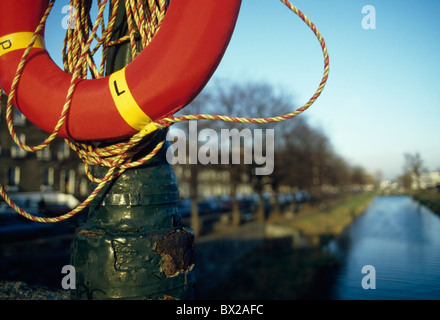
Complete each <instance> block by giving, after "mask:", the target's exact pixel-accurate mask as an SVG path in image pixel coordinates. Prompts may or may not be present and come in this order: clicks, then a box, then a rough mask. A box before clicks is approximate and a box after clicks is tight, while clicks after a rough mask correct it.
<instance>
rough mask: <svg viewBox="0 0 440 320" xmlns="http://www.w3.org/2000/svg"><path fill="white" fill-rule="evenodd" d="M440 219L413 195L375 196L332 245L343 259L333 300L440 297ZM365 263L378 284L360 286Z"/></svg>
mask: <svg viewBox="0 0 440 320" xmlns="http://www.w3.org/2000/svg"><path fill="white" fill-rule="evenodd" d="M439 249H440V218H439V216H438V215H435V214H434V213H432V212H431V211H430V210H428V209H427V208H425V207H423V206H420V205H419V204H418V203H417V202H415V201H414V200H412V199H411V198H410V197H403V196H388V197H377V198H375V199H374V200H373V202H372V203H371V205H370V206H369V207H368V209H367V211H366V212H365V214H364V215H362V216H361V217H360V218H358V219H357V220H356V221H354V222H353V224H352V225H351V226H350V227H349V228H348V229H347V230H346V231H345V232H344V234H343V235H342V237H341V238H340V239H339V240H337V241H334V242H332V243H331V244H330V245H329V250H330V251H332V252H333V253H335V254H337V255H339V256H340V258H341V259H342V264H341V269H340V272H339V274H338V276H337V281H336V284H335V285H334V288H333V290H332V292H333V294H332V297H331V298H332V299H440V250H439ZM364 265H372V266H374V267H375V269H376V289H375V290H372V289H369V290H365V289H363V288H362V286H361V281H362V278H363V277H364V276H365V274H362V273H361V270H362V267H363V266H364Z"/></svg>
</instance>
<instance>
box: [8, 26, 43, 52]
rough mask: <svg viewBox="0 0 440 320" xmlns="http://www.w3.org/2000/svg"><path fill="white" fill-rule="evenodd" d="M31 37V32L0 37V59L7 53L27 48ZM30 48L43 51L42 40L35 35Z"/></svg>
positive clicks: (39, 36)
mask: <svg viewBox="0 0 440 320" xmlns="http://www.w3.org/2000/svg"><path fill="white" fill-rule="evenodd" d="M33 35H34V34H33V32H16V33H11V34H8V35H6V36H3V37H0V57H1V56H2V55H4V54H6V53H8V52H11V51H15V50H19V49H25V48H27V46H28V45H29V43H30V42H31V39H32V37H33ZM32 47H33V48H40V49H44V38H43V37H42V36H41V35H37V40H36V41H35V43H34V45H33V46H32Z"/></svg>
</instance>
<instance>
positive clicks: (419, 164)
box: [404, 152, 426, 190]
mask: <svg viewBox="0 0 440 320" xmlns="http://www.w3.org/2000/svg"><path fill="white" fill-rule="evenodd" d="M404 156H405V165H404V172H405V173H410V174H411V175H412V176H413V178H414V179H415V181H416V187H417V190H419V189H420V178H421V176H422V173H423V172H425V171H426V169H425V168H424V166H423V160H422V158H421V156H420V154H419V153H418V152H416V153H414V154H410V153H405V154H404Z"/></svg>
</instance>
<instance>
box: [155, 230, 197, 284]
mask: <svg viewBox="0 0 440 320" xmlns="http://www.w3.org/2000/svg"><path fill="white" fill-rule="evenodd" d="M155 250H156V252H157V253H158V254H160V255H161V257H162V271H163V273H164V274H165V276H166V277H167V278H171V277H174V276H176V275H178V274H179V273H180V272H187V271H190V270H191V269H192V268H193V266H194V236H193V234H192V233H190V232H188V231H186V230H177V231H175V232H173V233H170V234H169V235H168V236H166V237H165V238H163V239H162V240H159V241H158V242H157V243H156V249H155Z"/></svg>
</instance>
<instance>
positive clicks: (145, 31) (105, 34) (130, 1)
mask: <svg viewBox="0 0 440 320" xmlns="http://www.w3.org/2000/svg"><path fill="white" fill-rule="evenodd" d="M97 1H98V14H97V17H96V20H95V22H94V24H93V25H91V24H90V21H91V19H90V5H89V6H88V7H87V6H86V4H85V1H81V0H71V6H72V7H73V8H74V10H75V12H76V14H77V16H76V19H75V28H74V29H70V28H68V30H67V32H66V36H65V41H64V45H63V49H62V51H63V65H64V68H65V71H66V72H68V73H69V74H71V75H72V80H71V84H70V87H69V90H68V92H67V95H66V101H65V104H64V107H63V109H62V112H61V115H60V118H59V121H58V123H57V125H56V126H55V128H54V130H53V132H52V133H51V134H50V135H49V136H48V137H47V138H46V139H45V140H44V141H43V142H42V143H41V144H40V145H37V146H27V145H25V144H24V143H23V142H22V141H20V139H19V138H18V136H17V134H16V132H15V130H14V127H13V121H12V100H13V98H14V96H15V92H16V88H17V85H18V82H19V80H20V75H21V72H22V70H23V68H24V65H25V62H26V59H27V57H28V55H29V53H30V50H31V48H32V46H33V44H34V42H35V41H36V39H37V34H38V33H39V32H40V31H41V29H42V28H43V27H44V24H45V22H46V20H47V17H48V16H49V13H50V11H51V9H52V8H53V5H54V3H55V0H51V1H50V2H49V5H48V8H47V10H46V12H45V14H44V15H43V17H42V19H41V21H40V23H39V25H38V27H37V28H36V30H35V32H34V36H33V37H32V39H31V41H30V43H29V45H28V47H27V48H26V50H25V51H24V53H23V56H22V58H21V60H20V63H19V65H18V68H17V71H16V75H15V77H14V80H13V82H12V85H11V91H10V94H9V96H8V101H7V104H6V121H7V126H8V129H9V132H10V134H11V137H12V139H13V141H14V142H15V143H16V144H17V145H18V146H19V147H20V148H22V149H23V150H25V151H28V152H36V151H40V150H42V149H44V148H45V147H47V146H48V145H49V144H50V143H51V142H52V141H53V140H54V139H55V137H56V136H57V134H58V132H59V130H60V128H61V127H62V126H63V124H64V122H65V119H66V116H67V114H68V112H69V108H70V104H71V101H72V96H73V92H74V91H75V83H76V80H77V79H79V78H86V77H87V74H88V72H90V74H91V75H92V77H94V78H101V77H104V66H105V61H106V57H107V52H108V49H109V47H111V46H113V45H117V44H121V43H124V42H126V41H129V42H130V49H131V55H132V57H133V58H134V57H136V56H137V55H138V54H139V51H138V49H137V45H136V44H137V42H138V41H140V43H141V45H142V48H145V47H146V46H148V44H149V43H150V41H151V40H152V39H153V37H154V35H155V33H156V32H157V30H158V29H159V28H160V24H161V22H162V20H163V18H164V16H165V13H166V8H167V4H168V1H167V0H143V1H142V0H125V11H126V16H127V25H128V29H129V32H128V35H126V36H124V37H122V38H120V39H118V40H116V41H111V40H110V37H111V34H112V31H113V26H114V24H115V21H116V12H117V10H118V0H97ZM280 1H281V2H282V3H283V4H285V5H286V6H287V7H288V8H289V9H290V10H291V11H293V12H294V13H295V14H296V15H297V16H299V17H300V18H301V19H302V20H303V21H304V22H305V23H306V24H307V25H308V26H309V28H310V29H311V30H312V31H313V33H314V34H315V36H316V38H317V39H318V41H319V43H320V45H321V48H322V52H323V56H324V72H323V76H322V79H321V82H320V84H319V86H318V89H317V90H316V92H315V93H314V94H313V96H312V97H311V98H310V99H309V100H308V101H307V103H306V104H304V105H303V106H302V107H300V108H298V109H296V110H294V111H292V112H290V113H287V114H284V115H280V116H275V117H269V118H241V117H233V116H228V115H210V114H193V115H182V116H178V117H168V118H163V119H161V120H160V121H157V122H156V123H150V124H148V125H147V126H146V127H145V128H143V129H142V130H141V131H139V132H138V133H136V134H134V135H133V136H132V137H131V138H130V139H129V140H128V141H125V142H118V143H115V144H112V145H110V146H106V147H96V146H95V145H94V144H93V143H80V142H77V141H71V140H68V139H65V142H66V143H67V144H68V145H69V147H70V148H71V149H73V150H74V151H75V152H76V153H77V154H78V156H79V158H80V159H81V160H82V161H83V163H84V166H85V171H86V174H87V177H88V178H89V179H90V180H91V181H92V182H95V183H97V186H96V187H95V189H94V190H93V191H92V192H91V193H90V195H89V196H88V197H87V199H85V200H84V201H83V202H82V203H81V204H79V205H78V206H77V207H76V208H74V209H73V210H71V211H70V212H68V213H66V214H63V215H60V216H57V217H39V216H36V215H33V214H30V213H28V212H26V211H25V210H23V209H22V208H20V207H19V206H17V205H16V204H15V203H14V202H13V201H12V200H11V198H10V197H9V196H8V195H7V193H6V191H5V189H4V188H3V186H2V185H1V184H0V194H1V196H2V197H3V199H4V200H5V201H6V202H7V203H8V204H9V205H10V206H11V207H12V208H13V209H14V210H15V211H17V212H18V213H19V214H20V215H22V216H23V217H25V218H27V219H29V220H33V221H36V222H43V223H53V222H59V221H63V220H66V219H69V218H71V217H73V216H74V215H76V214H77V213H78V212H80V211H82V210H83V209H84V208H85V207H87V206H88V205H89V204H90V203H91V202H92V201H93V199H94V198H95V197H96V195H97V194H98V193H99V192H100V191H101V190H102V189H103V188H104V186H105V185H106V184H107V182H109V181H111V180H113V179H115V178H117V177H118V176H119V175H121V174H122V173H123V172H124V171H125V170H127V169H129V168H134V167H137V166H140V165H142V164H144V163H146V162H147V161H149V160H150V159H151V158H152V157H154V155H155V154H156V153H157V152H158V151H159V150H160V149H161V148H162V146H163V144H164V141H165V138H164V139H162V140H161V141H160V142H159V143H158V144H157V145H156V146H155V147H154V148H153V150H152V151H151V152H150V153H148V154H147V155H146V156H145V157H143V158H141V159H139V160H136V161H133V157H134V156H135V155H136V154H137V153H138V152H139V151H140V150H142V148H143V147H145V145H146V143H147V142H148V139H147V136H148V135H149V132H151V130H150V128H151V127H153V126H156V127H158V128H159V129H164V128H168V127H170V126H171V125H173V124H175V123H177V122H181V121H189V120H199V119H208V120H220V121H227V122H242V123H270V122H280V121H284V120H287V119H291V118H293V117H295V116H297V115H299V114H301V113H302V112H304V111H305V110H307V109H308V108H309V107H310V106H311V105H312V104H313V103H314V102H315V101H316V100H317V99H318V97H319V96H320V95H321V93H322V91H323V90H324V87H325V84H326V82H327V79H328V75H329V56H328V52H327V46H326V44H325V41H324V38H323V37H322V35H321V33H320V32H319V31H318V29H317V28H316V26H315V25H314V24H313V23H312V22H311V21H310V19H309V18H308V17H307V16H306V15H305V14H304V13H302V12H301V11H300V10H299V9H298V8H296V7H295V6H294V5H293V4H291V3H290V2H289V1H288V0H280ZM107 4H109V5H110V17H109V19H108V23H107V26H105V22H104V18H103V14H104V10H105V8H106V5H107ZM99 28H100V30H101V37H98V36H97V32H98V29H99ZM93 40H96V41H97V44H96V45H95V47H94V48H93V49H91V45H92V42H93ZM100 47H102V59H101V63H100V65H99V68H98V67H97V66H96V64H95V62H94V59H93V56H94V55H95V53H96V52H97V51H98V50H99V49H100ZM0 91H1V88H0ZM146 140H147V141H146ZM92 165H100V166H105V167H108V168H109V169H108V171H107V173H106V174H105V176H104V177H103V178H97V177H95V176H93V175H92V174H91V171H90V166H92Z"/></svg>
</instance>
